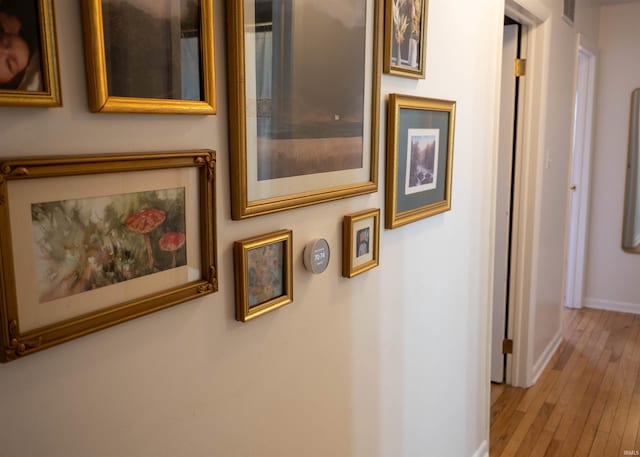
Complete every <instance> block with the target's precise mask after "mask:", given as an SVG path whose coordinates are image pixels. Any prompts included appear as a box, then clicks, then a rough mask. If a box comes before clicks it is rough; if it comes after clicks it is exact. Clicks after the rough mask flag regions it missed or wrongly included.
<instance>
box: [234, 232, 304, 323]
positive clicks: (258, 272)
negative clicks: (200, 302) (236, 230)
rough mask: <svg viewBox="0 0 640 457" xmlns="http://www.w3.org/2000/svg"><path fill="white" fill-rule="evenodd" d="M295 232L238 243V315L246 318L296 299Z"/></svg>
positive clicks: (256, 315) (236, 244) (236, 275)
mask: <svg viewBox="0 0 640 457" xmlns="http://www.w3.org/2000/svg"><path fill="white" fill-rule="evenodd" d="M291 246H292V232H291V230H280V231H278V232H273V233H269V234H266V235H260V236H257V237H253V238H247V239H245V240H241V241H236V242H235V243H234V252H233V253H234V262H235V282H236V319H237V320H239V321H241V322H246V321H249V320H251V319H254V318H256V317H258V316H261V315H263V314H265V313H268V312H269V311H273V310H274V309H276V308H280V307H281V306H284V305H286V304H289V303H291V302H292V301H293V270H292V265H293V262H292V260H293V257H292V249H291Z"/></svg>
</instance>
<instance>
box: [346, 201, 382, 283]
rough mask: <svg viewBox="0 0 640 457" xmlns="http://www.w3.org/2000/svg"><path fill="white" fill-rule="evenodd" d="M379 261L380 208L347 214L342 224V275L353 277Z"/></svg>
mask: <svg viewBox="0 0 640 457" xmlns="http://www.w3.org/2000/svg"><path fill="white" fill-rule="evenodd" d="M379 262H380V210H379V209H368V210H366V211H360V212H358V213H354V214H348V215H346V216H345V217H344V222H343V225H342V276H344V277H345V278H353V277H354V276H356V275H359V274H360V273H364V272H365V271H367V270H371V269H372V268H375V267H377V266H378V264H379Z"/></svg>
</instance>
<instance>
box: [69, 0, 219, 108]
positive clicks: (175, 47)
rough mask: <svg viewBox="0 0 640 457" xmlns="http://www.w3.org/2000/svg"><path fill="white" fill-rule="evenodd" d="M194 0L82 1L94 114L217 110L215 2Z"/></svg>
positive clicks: (91, 102) (88, 77)
mask: <svg viewBox="0 0 640 457" xmlns="http://www.w3.org/2000/svg"><path fill="white" fill-rule="evenodd" d="M194 1H197V2H198V6H199V8H198V6H196V9H195V10H194V9H192V8H191V9H189V8H188V6H190V5H191V4H186V3H185V4H181V3H180V2H174V1H172V0H162V1H154V2H145V3H144V4H142V3H140V2H137V3H134V2H133V1H132V0H124V1H119V2H115V1H113V0H83V1H82V11H83V22H84V27H83V29H84V48H85V62H86V72H87V86H88V92H89V109H90V110H91V111H92V112H119V113H165V114H216V84H215V62H214V26H213V0H194ZM181 8H182V9H181ZM125 31H128V32H127V33H125ZM154 46H156V47H158V48H159V49H158V50H157V52H155V51H154Z"/></svg>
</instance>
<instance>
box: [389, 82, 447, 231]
mask: <svg viewBox="0 0 640 457" xmlns="http://www.w3.org/2000/svg"><path fill="white" fill-rule="evenodd" d="M403 109H407V110H424V111H434V112H445V113H448V114H449V120H448V135H447V137H446V140H447V146H446V148H447V158H446V172H445V184H444V186H445V187H444V196H445V197H444V199H443V200H441V201H437V202H435V203H432V204H427V205H424V206H419V207H417V208H413V209H411V210H407V211H402V212H398V210H397V205H396V202H397V197H398V195H397V185H398V138H399V135H401V134H404V133H403V132H400V128H401V126H399V120H400V111H401V110H403ZM455 113H456V102H453V101H448V100H436V99H430V98H422V97H413V96H409V95H400V94H391V95H389V105H388V113H387V176H386V199H385V200H386V201H385V228H387V229H394V228H396V227H400V226H402V225H405V224H410V223H411V222H415V221H417V220H419V219H424V218H426V217H430V216H433V215H435V214H439V213H442V212H445V211H449V210H450V209H451V180H452V179H451V178H452V175H453V139H454V133H455V132H454V129H455ZM443 139H444V138H443Z"/></svg>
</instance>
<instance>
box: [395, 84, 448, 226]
mask: <svg viewBox="0 0 640 457" xmlns="http://www.w3.org/2000/svg"><path fill="white" fill-rule="evenodd" d="M455 110H456V103H455V102H452V101H448V100H435V99H429V98H421V97H413V96H408V95H399V94H391V95H390V96H389V104H388V116H387V175H386V202H385V209H386V211H385V213H386V214H385V228H388V229H393V228H396V227H399V226H401V225H405V224H409V223H411V222H414V221H416V220H418V219H423V218H425V217H429V216H433V215H434V214H439V213H442V212H444V211H449V210H450V209H451V178H452V175H453V138H454V126H455Z"/></svg>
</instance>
